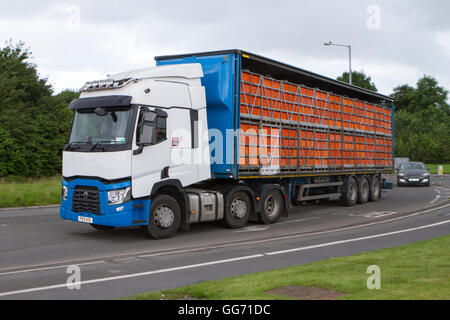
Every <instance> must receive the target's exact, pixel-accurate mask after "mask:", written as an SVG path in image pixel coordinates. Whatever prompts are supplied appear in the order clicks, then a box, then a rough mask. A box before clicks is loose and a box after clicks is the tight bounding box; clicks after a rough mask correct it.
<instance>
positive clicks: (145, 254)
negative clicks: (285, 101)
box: [0, 203, 450, 273]
mask: <svg viewBox="0 0 450 320" xmlns="http://www.w3.org/2000/svg"><path fill="white" fill-rule="evenodd" d="M449 206H450V203H449V204H446V205H443V206H440V207H436V208H431V209H428V210H425V211H420V212H416V213H412V214H409V215H405V216H401V217H397V218H392V219H388V220H383V221H376V222H371V223H366V224H361V225H357V226H352V227H345V228H340V229H333V230H327V231H318V232H311V233H303V234H294V235H288V236H280V237H276V238H269V239H262V240H245V239H244V240H242V241H241V242H239V243H229V244H217V245H213V246H208V247H200V248H194V249H178V250H177V249H176V248H173V249H171V248H169V249H167V250H166V251H164V252H158V250H155V251H139V252H131V253H128V254H122V255H109V256H101V257H97V259H110V258H114V257H120V256H137V257H138V258H150V257H158V256H164V255H171V254H178V253H189V252H198V251H205V250H213V249H221V248H226V247H233V246H243V245H249V244H256V243H264V242H272V241H280V240H288V239H294V238H301V237H307V236H315V235H321V234H328V233H334V232H341V231H347V230H352V229H357V228H362V227H368V226H373V225H377V224H381V223H386V222H391V221H397V220H401V219H406V218H409V217H413V216H417V215H420V214H424V213H427V212H431V211H435V210H439V209H443V208H447V207H449ZM319 219H320V218H319ZM299 220H301V219H299ZM286 222H288V221H286ZM0 241H1V240H0ZM169 250H173V251H169ZM151 252H155V253H151ZM91 259H92V258H91ZM89 260H90V259H89V258H86V259H79V260H65V261H60V262H55V264H56V263H61V264H63V263H64V264H67V265H65V267H67V266H69V265H74V264H76V265H80V263H83V262H82V261H89ZM87 263H89V262H87ZM41 266H45V265H43V264H38V265H29V266H21V267H14V268H6V269H0V272H1V271H6V270H14V269H22V268H32V267H35V268H38V267H41ZM49 268H54V269H57V268H61V266H56V267H42V268H39V269H42V270H46V269H49ZM28 270H29V269H28ZM28 270H19V271H17V272H19V273H23V272H28ZM34 270H36V269H31V271H34ZM11 272H15V271H11ZM8 273H9V272H8Z"/></svg>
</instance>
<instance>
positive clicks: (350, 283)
mask: <svg viewBox="0 0 450 320" xmlns="http://www.w3.org/2000/svg"><path fill="white" fill-rule="evenodd" d="M449 247H450V235H449V236H444V237H439V238H435V239H432V240H427V241H423V242H418V243H414V244H409V245H405V246H401V247H396V248H390V249H383V250H377V251H373V252H367V253H362V254H358V255H354V256H349V257H341V258H332V259H328V260H324V261H319V262H315V263H311V264H307V265H301V266H295V267H290V268H284V269H276V270H271V271H265V272H258V273H254V274H250V275H243V276H237V277H231V278H225V279H222V280H219V281H205V282H200V283H197V284H194V285H191V286H187V287H182V288H178V289H174V290H162V291H158V292H151V293H144V294H138V295H136V296H134V297H130V298H127V299H131V300H149V299H156V300H159V299H161V298H162V297H163V298H164V299H179V298H183V297H185V296H188V297H192V298H198V299H213V300H221V299H225V300H241V299H245V300H247V299H248V300H265V299H289V298H288V297H283V296H277V295H270V294H268V293H267V291H270V290H273V289H277V288H282V287H286V286H303V287H313V288H321V289H325V290H334V291H338V292H343V293H346V294H345V295H343V296H340V297H338V298H337V299H338V300H361V299H362V300H365V299H369V300H378V299H381V300H403V299H410V300H441V299H446V300H447V299H450V277H449V275H450V254H449V249H448V248H449ZM371 265H377V266H379V267H380V268H381V289H380V290H369V289H367V279H368V277H369V276H370V274H367V273H366V271H367V268H368V267H369V266H371Z"/></svg>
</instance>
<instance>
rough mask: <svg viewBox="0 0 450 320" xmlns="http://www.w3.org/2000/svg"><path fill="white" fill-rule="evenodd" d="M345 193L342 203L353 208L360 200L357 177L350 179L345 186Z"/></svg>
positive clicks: (343, 193)
mask: <svg viewBox="0 0 450 320" xmlns="http://www.w3.org/2000/svg"><path fill="white" fill-rule="evenodd" d="M344 188H345V189H344V192H342V196H341V202H342V204H343V205H345V206H347V207H353V206H354V205H355V204H356V202H357V200H358V183H357V182H356V179H355V177H349V178H348V179H347V183H346V184H344Z"/></svg>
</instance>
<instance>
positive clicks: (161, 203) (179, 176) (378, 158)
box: [60, 50, 393, 239]
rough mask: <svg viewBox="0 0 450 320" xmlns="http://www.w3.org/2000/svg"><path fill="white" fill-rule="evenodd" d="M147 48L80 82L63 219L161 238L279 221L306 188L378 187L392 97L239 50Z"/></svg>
mask: <svg viewBox="0 0 450 320" xmlns="http://www.w3.org/2000/svg"><path fill="white" fill-rule="evenodd" d="M156 62H157V64H156V66H155V67H151V68H147V69H141V70H132V71H129V72H124V73H120V74H116V75H112V76H110V77H109V78H108V79H106V80H100V81H90V82H87V83H86V84H85V85H84V86H83V88H82V89H81V90H80V91H81V95H80V98H79V99H76V100H74V101H73V102H72V103H71V104H70V106H69V108H70V109H71V110H73V111H74V118H73V124H72V129H71V132H70V137H69V141H68V144H67V145H66V146H65V149H64V152H63V172H62V174H63V180H62V192H61V209H60V215H61V218H62V219H65V220H70V221H75V222H80V223H87V224H90V225H92V226H93V227H94V228H96V229H102V230H107V229H113V228H116V227H130V226H141V228H142V229H143V230H144V232H145V233H146V234H147V235H149V236H151V237H153V238H157V239H161V238H167V237H170V236H172V235H174V234H175V233H176V232H177V230H178V229H180V228H182V229H185V230H186V229H189V226H190V225H191V224H193V223H200V222H208V221H218V220H222V221H223V222H224V223H225V225H227V226H228V227H230V228H241V227H244V226H245V225H246V224H247V222H248V221H249V220H251V221H259V222H260V223H265V224H270V223H276V222H277V221H278V220H279V219H280V217H282V216H287V214H288V209H289V208H290V207H292V205H295V204H298V203H302V202H306V201H315V200H319V199H332V198H339V199H340V200H341V202H342V203H343V204H345V205H347V206H353V205H355V204H357V203H365V202H368V201H377V200H378V199H379V198H380V197H381V189H382V174H385V173H391V172H392V170H393V141H392V122H393V120H392V119H393V101H392V99H391V98H390V97H388V96H384V95H381V94H379V93H375V92H372V91H369V90H365V89H362V88H359V87H356V86H351V85H348V84H346V83H343V82H339V81H336V80H332V79H329V78H326V77H323V76H320V75H318V74H314V73H312V72H308V71H305V70H302V69H299V68H296V67H293V66H290V65H287V64H284V63H281V62H278V61H275V60H271V59H267V58H264V57H261V56H259V55H255V54H252V53H249V52H245V51H241V50H226V51H216V52H203V53H194V54H184V55H176V56H163V57H156ZM338 97H340V98H339V99H340V100H339V99H338ZM338 100H339V101H338ZM250 108H251V109H250ZM249 110H250V111H249ZM255 110H256V111H255ZM258 110H259V111H258ZM377 110H378V111H377ZM389 116H390V117H391V118H389ZM364 123H365V124H367V125H366V126H364V125H363V124H364Z"/></svg>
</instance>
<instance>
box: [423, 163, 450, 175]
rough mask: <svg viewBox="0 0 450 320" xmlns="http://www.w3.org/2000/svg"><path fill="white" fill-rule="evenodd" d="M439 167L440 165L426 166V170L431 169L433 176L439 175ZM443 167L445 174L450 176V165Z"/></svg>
mask: <svg viewBox="0 0 450 320" xmlns="http://www.w3.org/2000/svg"><path fill="white" fill-rule="evenodd" d="M438 166H439V164H426V165H425V168H430V169H431V170H430V173H431V174H437V173H438ZM441 166H443V167H444V174H450V164H441Z"/></svg>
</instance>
